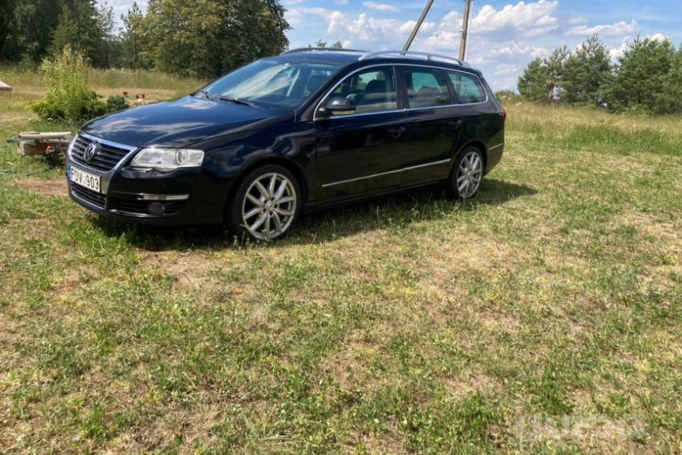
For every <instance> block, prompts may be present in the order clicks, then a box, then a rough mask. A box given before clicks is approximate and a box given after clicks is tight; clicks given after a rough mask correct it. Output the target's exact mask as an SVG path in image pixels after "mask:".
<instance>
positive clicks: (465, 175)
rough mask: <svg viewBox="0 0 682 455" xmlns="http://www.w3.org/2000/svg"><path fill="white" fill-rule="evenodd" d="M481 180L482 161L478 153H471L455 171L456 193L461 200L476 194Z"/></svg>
mask: <svg viewBox="0 0 682 455" xmlns="http://www.w3.org/2000/svg"><path fill="white" fill-rule="evenodd" d="M481 180H483V160H482V159H481V155H480V154H479V153H478V152H474V151H471V152H469V153H467V154H466V155H465V156H464V159H463V160H462V162H461V163H460V165H459V169H458V170H457V183H456V185H457V192H458V193H459V195H460V196H461V197H462V198H463V199H468V198H470V197H472V196H473V195H474V194H476V191H478V187H479V186H481Z"/></svg>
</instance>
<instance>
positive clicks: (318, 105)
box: [313, 63, 490, 122]
mask: <svg viewBox="0 0 682 455" xmlns="http://www.w3.org/2000/svg"><path fill="white" fill-rule="evenodd" d="M386 66H391V67H397V66H413V67H418V68H431V69H439V70H441V71H450V72H453V73H462V74H466V75H467V76H473V77H475V78H476V79H478V82H479V83H480V84H481V86H483V87H484V88H485V85H484V84H483V81H481V78H480V77H478V75H477V74H472V73H467V72H466V71H460V70H456V69H453V68H444V67H442V66H436V65H417V64H413V63H383V64H376V65H368V66H363V67H362V68H358V69H356V70H355V71H353V72H351V73H348V74H347V75H346V77H344V78H343V79H341V80H340V81H339V82H337V83H336V84H334V86H333V87H332V88H331V89H330V90H328V91H327V93H326V94H325V95H324V96H323V97H322V98H321V99H320V102H319V103H317V106H315V111H313V122H315V121H318V120H332V119H337V118H349V117H357V116H361V115H362V116H364V115H372V114H386V113H388V112H409V111H422V110H425V109H442V108H446V107H467V106H476V105H479V104H486V103H488V102H489V101H490V97H489V96H488V91H487V90H485V89H484V90H483V91H484V92H485V101H479V102H478V103H463V104H446V105H443V106H429V107H410V108H403V109H390V110H387V111H376V112H363V113H361V114H349V115H336V116H334V117H328V118H324V117H318V116H317V112H318V111H319V110H320V106H321V105H322V102H323V101H324V100H326V99H327V98H329V95H331V94H332V92H334V90H336V89H337V87H338V86H339V85H341V84H342V83H343V82H344V81H345V80H346V79H348V78H349V77H351V76H352V75H353V74H355V73H359V72H360V71H364V70H366V69H370V68H377V67H386ZM396 76H397V75H396Z"/></svg>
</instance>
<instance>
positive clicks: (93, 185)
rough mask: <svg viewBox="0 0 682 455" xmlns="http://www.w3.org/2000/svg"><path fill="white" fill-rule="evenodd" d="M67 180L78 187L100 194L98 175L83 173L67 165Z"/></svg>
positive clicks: (99, 178)
mask: <svg viewBox="0 0 682 455" xmlns="http://www.w3.org/2000/svg"><path fill="white" fill-rule="evenodd" d="M69 180H71V181H72V182H73V183H76V184H78V185H80V186H84V187H85V188H87V189H89V190H93V191H97V192H98V193H100V192H101V191H100V180H101V177H100V176H99V175H93V174H90V173H88V172H85V171H81V170H80V169H78V168H76V167H73V166H70V165H69Z"/></svg>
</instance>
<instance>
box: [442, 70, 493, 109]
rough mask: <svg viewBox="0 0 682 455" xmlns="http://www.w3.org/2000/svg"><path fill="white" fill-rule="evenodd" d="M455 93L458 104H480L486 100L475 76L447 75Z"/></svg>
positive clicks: (479, 82) (462, 74)
mask: <svg viewBox="0 0 682 455" xmlns="http://www.w3.org/2000/svg"><path fill="white" fill-rule="evenodd" d="M448 76H449V77H450V81H451V82H452V86H453V87H454V88H455V93H457V99H458V101H459V104H471V103H482V102H483V101H485V100H486V94H485V90H484V89H483V85H481V81H479V80H478V78H477V77H476V76H471V75H469V74H464V73H448Z"/></svg>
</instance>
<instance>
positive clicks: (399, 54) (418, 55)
mask: <svg viewBox="0 0 682 455" xmlns="http://www.w3.org/2000/svg"><path fill="white" fill-rule="evenodd" d="M382 57H383V58H391V57H393V58H414V59H421V60H430V61H437V62H438V61H440V62H450V63H455V64H457V65H459V66H464V67H467V68H470V66H469V64H468V63H466V62H463V61H462V60H460V59H458V58H454V57H448V56H447V55H438V54H430V53H428V52H409V51H408V52H403V51H377V52H368V53H366V54H365V55H363V56H362V57H360V60H367V59H370V58H382Z"/></svg>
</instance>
